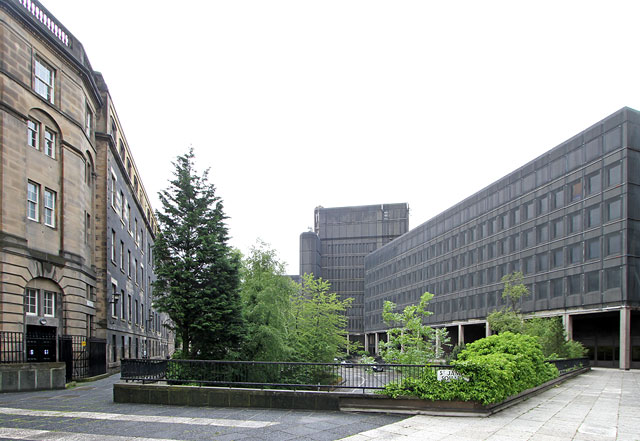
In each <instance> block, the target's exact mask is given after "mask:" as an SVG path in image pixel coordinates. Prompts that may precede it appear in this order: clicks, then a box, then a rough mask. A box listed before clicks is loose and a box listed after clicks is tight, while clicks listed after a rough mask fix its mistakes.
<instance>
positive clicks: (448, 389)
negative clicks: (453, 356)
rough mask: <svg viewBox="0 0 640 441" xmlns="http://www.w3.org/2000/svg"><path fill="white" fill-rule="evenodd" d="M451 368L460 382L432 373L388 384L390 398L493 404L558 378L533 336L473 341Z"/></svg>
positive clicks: (513, 335)
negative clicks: (442, 379)
mask: <svg viewBox="0 0 640 441" xmlns="http://www.w3.org/2000/svg"><path fill="white" fill-rule="evenodd" d="M451 364H452V366H453V367H454V369H455V370H456V371H458V373H460V375H461V376H462V378H461V379H455V380H451V381H438V379H437V374H436V372H435V371H434V370H427V371H426V373H425V374H424V375H423V376H422V377H421V378H408V379H405V380H404V381H402V382H401V383H400V384H390V385H388V386H387V387H386V388H385V391H384V393H385V394H386V395H389V396H391V397H394V398H395V397H397V396H400V395H410V396H417V397H420V398H422V399H426V400H434V401H435V400H461V401H480V402H482V403H483V404H490V403H497V402H500V401H503V400H505V399H507V398H508V397H510V396H512V395H516V394H518V393H520V392H522V391H524V390H527V389H530V388H533V387H536V386H538V385H540V384H542V383H544V382H546V381H549V380H551V379H553V378H555V377H557V376H558V370H557V369H556V368H555V366H553V365H550V364H548V363H545V362H544V357H543V355H542V351H541V349H540V345H539V344H538V342H537V341H536V339H535V338H534V337H530V336H527V335H519V334H513V333H511V332H504V333H502V334H499V335H492V336H490V337H487V338H483V339H481V340H478V341H475V342H473V343H471V344H469V345H467V347H466V349H464V350H463V351H461V352H460V354H459V355H458V359H457V360H455V361H453V362H452V363H451Z"/></svg>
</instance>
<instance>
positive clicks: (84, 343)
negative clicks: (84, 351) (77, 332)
mask: <svg viewBox="0 0 640 441" xmlns="http://www.w3.org/2000/svg"><path fill="white" fill-rule="evenodd" d="M86 345H87V342H86V341H84V340H82V347H83V348H84V347H85V346H86Z"/></svg>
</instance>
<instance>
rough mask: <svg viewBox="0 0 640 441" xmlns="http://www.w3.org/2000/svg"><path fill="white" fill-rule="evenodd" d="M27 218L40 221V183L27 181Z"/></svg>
mask: <svg viewBox="0 0 640 441" xmlns="http://www.w3.org/2000/svg"><path fill="white" fill-rule="evenodd" d="M27 219H29V220H32V221H35V222H40V185H39V184H36V183H35V182H31V181H28V182H27Z"/></svg>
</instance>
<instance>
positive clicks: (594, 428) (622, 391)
mask: <svg viewBox="0 0 640 441" xmlns="http://www.w3.org/2000/svg"><path fill="white" fill-rule="evenodd" d="M345 439H346V440H348V441H371V440H386V441H391V440H404V441H407V440H442V441H471V440H474V441H477V440H490V441H521V440H522V441H524V440H533V441H564V440H578V441H613V440H618V441H632V440H633V441H640V371H638V370H633V371H620V370H615V369H599V368H594V369H592V370H591V371H590V372H587V373H585V374H582V375H579V376H578V377H575V378H573V379H571V380H568V381H566V382H564V383H562V384H560V385H558V386H556V387H554V388H551V389H549V390H547V391H546V392H543V393H542V394H540V395H537V396H535V397H533V398H530V399H528V400H526V401H523V402H522V403H519V404H517V405H515V406H513V407H510V408H508V409H506V410H503V411H502V412H499V413H497V414H495V415H492V416H490V417H487V418H477V417H473V418H455V417H436V416H424V415H418V416H414V417H411V418H407V419H405V420H402V421H398V422H395V423H393V424H389V425H387V426H383V427H379V428H377V429H372V430H368V431H364V432H361V433H359V434H357V435H353V436H350V437H347V438H345Z"/></svg>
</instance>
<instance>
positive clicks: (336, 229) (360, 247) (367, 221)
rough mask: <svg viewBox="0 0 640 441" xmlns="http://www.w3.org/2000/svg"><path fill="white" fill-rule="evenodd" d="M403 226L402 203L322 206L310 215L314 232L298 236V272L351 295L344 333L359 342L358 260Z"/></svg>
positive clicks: (403, 230)
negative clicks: (325, 281)
mask: <svg viewBox="0 0 640 441" xmlns="http://www.w3.org/2000/svg"><path fill="white" fill-rule="evenodd" d="M408 230H409V206H408V205H407V204H406V203H405V204H382V205H363V206H358V207H339V208H323V207H317V208H316V209H315V213H314V231H313V232H306V233H302V234H301V235H300V274H305V273H306V274H313V275H315V276H316V277H322V278H323V279H326V280H328V281H329V282H331V286H332V289H333V290H334V291H335V292H336V293H338V294H339V295H340V297H341V298H342V299H346V298H353V299H354V300H353V304H352V307H351V308H350V309H349V311H348V315H349V321H348V332H349V337H350V339H351V340H353V341H360V342H361V343H362V344H363V345H364V343H365V341H364V322H363V317H364V304H363V296H364V259H365V256H366V255H367V254H369V253H371V252H372V251H375V250H377V249H378V248H380V247H382V246H383V245H384V244H386V243H389V242H390V241H392V240H393V239H395V238H397V237H399V236H400V235H402V234H404V233H406V232H407V231H408Z"/></svg>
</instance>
